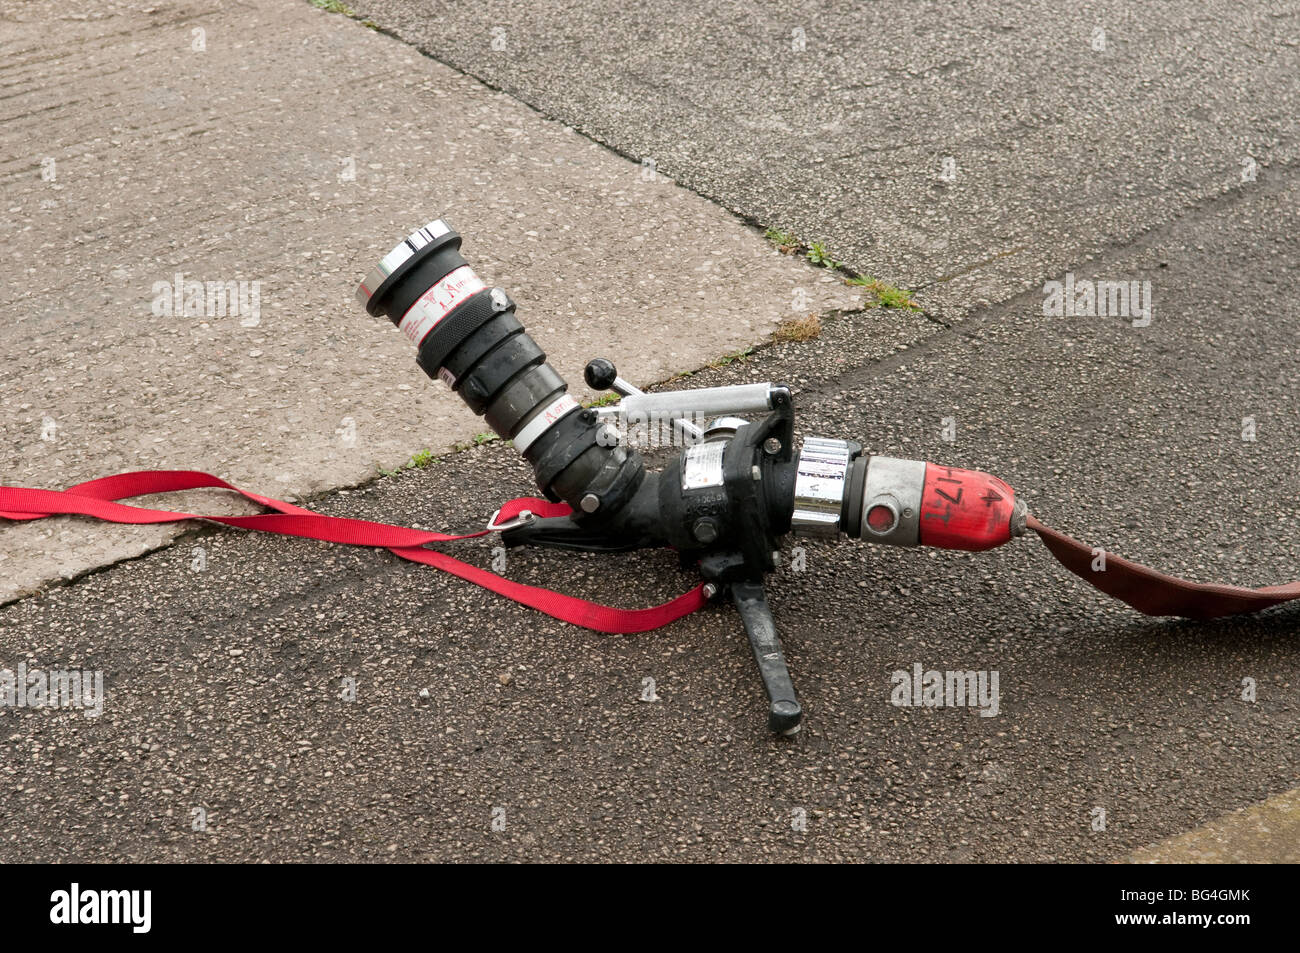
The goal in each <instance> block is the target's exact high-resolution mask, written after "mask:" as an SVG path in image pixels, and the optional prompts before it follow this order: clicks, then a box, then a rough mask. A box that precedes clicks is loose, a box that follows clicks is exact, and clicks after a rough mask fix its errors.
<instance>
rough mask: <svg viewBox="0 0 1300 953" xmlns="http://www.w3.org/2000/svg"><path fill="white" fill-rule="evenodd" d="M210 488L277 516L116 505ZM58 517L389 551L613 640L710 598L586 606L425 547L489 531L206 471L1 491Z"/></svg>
mask: <svg viewBox="0 0 1300 953" xmlns="http://www.w3.org/2000/svg"><path fill="white" fill-rule="evenodd" d="M204 487H216V488H220V489H225V490H233V491H234V492H236V493H239V494H240V495H241V496H244V497H246V498H247V499H250V500H252V501H253V502H255V503H258V504H260V505H262V506H265V507H267V508H268V509H272V510H275V511H276V512H274V513H262V514H259V515H256V516H204V515H201V514H198V513H183V512H178V511H172V510H154V509H147V508H145V507H139V506H128V505H126V504H123V503H118V502H116V501H117V500H121V499H125V498H127V497H132V496H143V495H145V494H152V493H171V492H175V491H178V490H194V489H199V488H204ZM522 510H531V511H532V512H533V513H535V514H537V515H538V516H543V517H544V516H565V515H568V514H569V513H570V512H572V511H571V510H570V509H569V507H567V506H565V505H564V504H562V503H551V502H550V501H549V500H543V499H539V498H537V497H528V496H525V497H519V498H518V499H514V500H511V501H510V502H508V503H506V504H505V505H504V506H502V507H501V509H500V510H499V511H498V513H497V515H496V518H495V519H496V523H497V524H500V523H502V522H504V521H506V520H509V519H512V518H513V517H515V516H517V515H518V514H519V513H520V512H521V511H522ZM56 514H66V515H77V516H92V517H94V518H96V519H100V520H105V521H107V522H110V523H130V524H137V525H138V524H152V523H179V522H181V521H183V520H191V519H201V520H208V521H210V522H214V523H223V524H225V525H226V526H234V527H237V528H239V529H251V530H259V531H261V532H264V533H278V534H280V535H283V536H300V537H305V538H307V539H316V540H321V541H322V542H327V543H343V544H345V545H349V546H377V547H383V548H385V549H388V550H389V551H391V552H392V553H394V554H395V555H397V556H400V557H401V558H402V559H406V560H410V561H411V562H417V563H422V564H424V565H426V566H432V567H433V568H435V569H441V570H442V571H444V572H449V573H451V574H452V575H455V576H459V577H460V578H461V579H464V580H466V581H468V582H472V583H474V584H475V585H477V586H482V587H483V588H484V589H489V590H491V591H492V592H495V593H497V594H499V595H503V596H505V597H506V598H508V599H513V600H514V601H515V602H518V603H521V604H523V605H526V606H530V607H531V608H534V609H537V610H538V611H540V612H545V613H546V614H547V615H549V616H552V617H554V618H556V619H559V620H561V621H563V622H569V623H572V624H573V625H580V626H583V627H584V628H588V629H595V630H596V631H597V632H608V633H612V634H622V633H630V632H648V631H650V630H651V629H657V628H659V627H660V626H664V625H667V624H668V623H669V622H673V621H675V620H677V619H680V618H681V617H682V616H684V615H688V614H689V613H691V612H694V611H695V610H696V609H699V608H700V607H702V606H703V605H704V604H705V603H706V602H707V601H708V599H707V598H706V597H705V595H704V586H703V585H700V586H697V587H696V588H695V589H692V590H691V591H690V592H687V593H684V594H683V595H681V596H678V597H677V598H676V599H673V600H671V601H670V602H665V603H664V604H663V605H658V606H652V607H650V608H648V609H617V608H614V607H612V606H605V605H600V604H599V603H595V602H588V601H587V600H585V599H578V598H575V597H573V596H566V595H564V594H563V593H559V592H553V591H552V590H550V589H543V588H541V587H539V586H528V585H524V584H523V583H519V582H511V581H510V580H509V579H503V578H502V577H500V576H498V575H496V574H495V573H491V572H487V571H485V570H482V569H479V568H478V567H476V566H471V565H470V564H469V563H465V562H461V561H460V560H459V559H454V558H452V557H451V556H448V555H446V554H445V553H440V552H437V551H435V550H430V549H425V548H424V547H425V546H426V545H427V544H429V543H446V542H453V541H455V540H459V539H474V538H476V537H479V536H485V535H486V534H487V533H488V532H490V531H489V530H480V531H479V532H477V533H466V534H464V535H461V536H452V535H448V534H446V533H434V532H429V531H426V530H416V529H410V528H408V527H404V526H393V525H391V524H388V523H375V522H371V521H370V520H359V519H347V518H344V517H338V516H324V515H322V514H320V513H313V512H312V511H311V510H308V509H304V508H303V507H300V506H294V505H293V504H292V503H286V502H284V501H283V500H276V499H273V498H271V497H268V496H262V495H261V494H258V493H250V492H248V491H246V490H241V489H240V488H239V487H237V486H233V485H231V484H229V483H227V482H226V481H225V480H221V479H218V478H217V477H215V476H212V474H210V473H202V472H200V471H198V470H139V471H135V472H131V473H119V474H116V475H115V476H109V477H103V478H101V479H98V480H90V481H89V482H86V483H79V484H77V485H76V486H72V487H69V488H68V489H66V490H34V489H28V488H26V487H13V486H0V519H9V520H34V519H44V518H45V517H47V516H53V515H56Z"/></svg>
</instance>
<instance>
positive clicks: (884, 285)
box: [844, 275, 921, 311]
mask: <svg viewBox="0 0 1300 953" xmlns="http://www.w3.org/2000/svg"><path fill="white" fill-rule="evenodd" d="M844 283H845V284H846V285H852V286H853V287H855V288H865V289H866V290H867V291H868V292H870V294H871V296H872V297H873V298H875V299H876V300H875V301H874V304H875V305H876V306H877V307H881V308H900V309H902V310H904V311H920V310H921V306H920V305H918V304H917V303H916V302H915V301H914V300H912V292H910V291H908V290H907V289H906V288H900V287H898V286H897V285H891V284H890V283H889V282H887V281H881V280H880V279H879V278H872V277H871V276H870V275H855V276H854V277H852V278H848V279H845V282H844Z"/></svg>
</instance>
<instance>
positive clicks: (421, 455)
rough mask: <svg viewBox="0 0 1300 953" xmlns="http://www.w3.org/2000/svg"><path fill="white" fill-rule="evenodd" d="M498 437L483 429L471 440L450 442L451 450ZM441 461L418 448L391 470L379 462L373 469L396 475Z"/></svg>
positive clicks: (467, 448) (385, 474)
mask: <svg viewBox="0 0 1300 953" xmlns="http://www.w3.org/2000/svg"><path fill="white" fill-rule="evenodd" d="M500 439H501V438H500V437H498V436H497V435H496V434H494V433H492V432H490V431H485V432H483V433H480V434H475V435H474V437H473V439H471V440H464V441H461V442H460V443H455V444H452V446H451V452H452V453H461V452H463V451H465V450H472V449H474V448H475V447H481V446H483V444H485V443H492V442H493V441H496V440H500ZM506 442H507V443H509V442H510V441H506ZM441 462H442V457H440V456H438V455H436V454H435V453H434V452H433V451H432V450H420V451H418V452H417V453H413V454H411V459H409V460H407V461H406V462H405V463H401V464H398V465H397V466H395V467H393V469H391V470H385V469H384V468H383V467H381V466H380V465H379V464H375V469H376V470H378V471H379V475H380V476H386V477H391V476H397V474H399V473H401V472H402V471H403V470H423V469H424V468H425V467H431V466H433V465H434V464H435V463H441Z"/></svg>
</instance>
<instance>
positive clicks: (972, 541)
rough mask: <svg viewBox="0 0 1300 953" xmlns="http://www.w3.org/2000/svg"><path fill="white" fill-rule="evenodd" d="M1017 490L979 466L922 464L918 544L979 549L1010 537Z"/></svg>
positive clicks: (1001, 542)
mask: <svg viewBox="0 0 1300 953" xmlns="http://www.w3.org/2000/svg"><path fill="white" fill-rule="evenodd" d="M1015 504H1016V491H1015V490H1013V489H1011V487H1010V486H1008V485H1007V484H1006V483H1003V482H1002V481H1001V480H999V479H998V478H997V477H995V476H989V474H987V473H981V472H980V471H978V470H959V469H957V468H956V467H941V466H938V465H937V464H934V463H927V464H926V465H925V489H924V490H922V492H921V545H922V546H938V547H940V548H942V549H965V550H969V551H971V552H978V551H980V550H983V549H992V548H994V547H995V546H1001V545H1002V544H1003V543H1005V542H1007V541H1008V540H1010V539H1011V512H1012V510H1013V508H1014V507H1015Z"/></svg>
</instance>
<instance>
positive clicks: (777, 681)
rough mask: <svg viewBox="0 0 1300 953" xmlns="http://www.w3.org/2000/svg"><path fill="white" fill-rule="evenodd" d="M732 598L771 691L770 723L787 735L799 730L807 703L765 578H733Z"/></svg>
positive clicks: (768, 701) (760, 670)
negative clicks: (787, 660)
mask: <svg viewBox="0 0 1300 953" xmlns="http://www.w3.org/2000/svg"><path fill="white" fill-rule="evenodd" d="M731 598H732V600H733V601H734V602H735V603H736V609H737V610H738V611H739V612H740V620H741V622H743V623H744V625H745V634H746V635H748V636H749V646H750V648H752V649H753V650H754V661H755V662H757V663H758V672H759V674H760V675H762V676H763V689H764V690H765V691H766V692H767V703H768V709H767V726H768V727H769V728H771V729H772V730H773V731H775V732H778V733H779V734H783V735H792V734H794V733H795V732H796V731H798V730H799V721H800V719H802V718H803V706H801V705H800V704H799V697H798V696H797V695H796V694H795V691H794V682H793V681H791V679H790V669H789V668H788V667H787V666H786V664H785V652H784V651H783V650H782V648H781V639H780V637H779V636H778V635H777V634H776V620H775V619H773V618H772V610H771V609H770V608H768V605H767V594H766V593H765V592H764V591H763V584H762V583H761V582H733V583H732V584H731Z"/></svg>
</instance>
